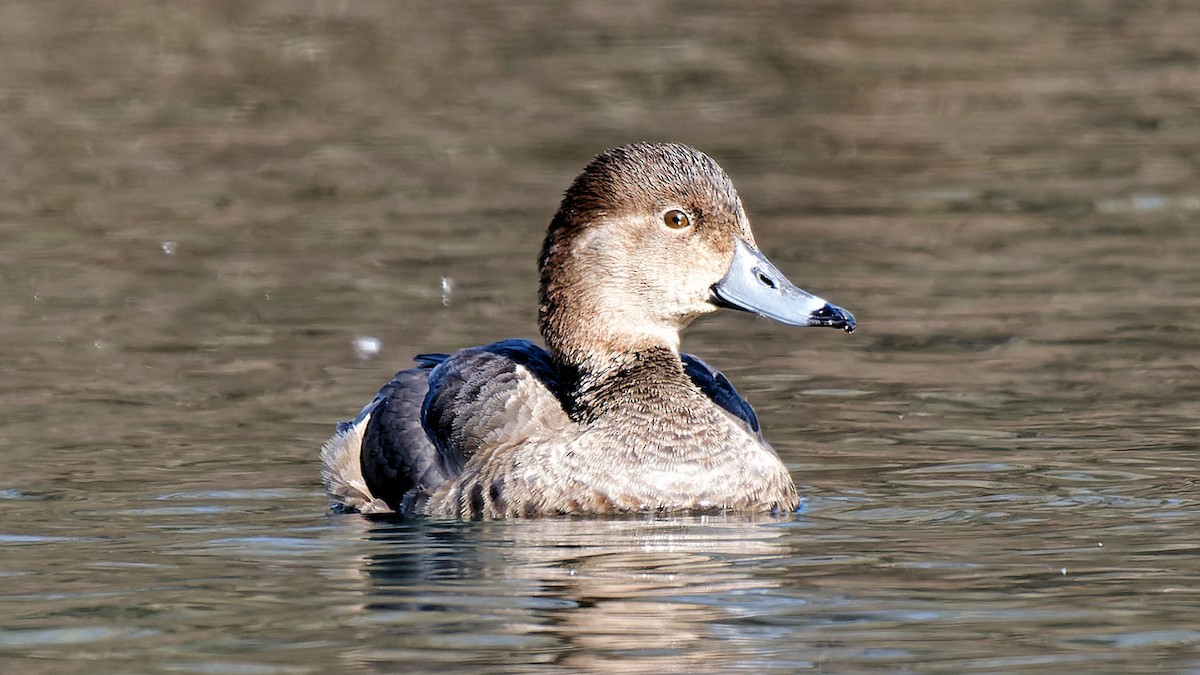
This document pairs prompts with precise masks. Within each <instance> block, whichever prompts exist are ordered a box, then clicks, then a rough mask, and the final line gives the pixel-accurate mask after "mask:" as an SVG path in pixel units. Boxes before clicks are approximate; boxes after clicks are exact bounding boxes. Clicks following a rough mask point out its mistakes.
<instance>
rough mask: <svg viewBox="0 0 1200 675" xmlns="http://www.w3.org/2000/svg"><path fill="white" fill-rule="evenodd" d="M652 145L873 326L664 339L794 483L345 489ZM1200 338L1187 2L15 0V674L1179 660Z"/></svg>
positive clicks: (7, 174) (1191, 605)
mask: <svg viewBox="0 0 1200 675" xmlns="http://www.w3.org/2000/svg"><path fill="white" fill-rule="evenodd" d="M634 140H675V141H680V142H684V143H688V144H691V145H694V146H696V147H699V148H701V149H702V150H704V151H706V152H708V153H709V154H711V155H712V156H713V157H715V158H716V159H717V160H718V161H719V162H720V163H721V164H722V165H723V166H724V168H725V169H726V170H727V171H728V172H729V173H730V175H731V176H732V177H733V179H734V181H735V182H736V184H737V185H738V187H739V189H740V191H741V194H742V197H743V199H744V201H745V203H746V205H747V208H748V210H749V212H750V214H751V218H752V220H753V222H754V225H755V231H756V234H757V238H758V242H759V244H760V245H761V246H762V248H763V249H764V250H765V251H766V252H767V253H768V255H770V256H771V257H772V258H773V259H774V261H775V262H776V263H777V264H778V265H779V266H780V267H781V268H782V269H783V270H784V271H785V272H786V273H787V274H788V275H789V276H790V277H791V278H792V279H793V280H795V281H796V282H798V283H799V284H801V285H802V286H803V287H805V288H807V289H809V290H811V291H814V292H817V293H819V294H821V295H823V296H825V297H827V298H829V299H830V300H831V301H833V302H837V303H839V304H841V305H843V306H845V307H847V308H849V309H850V310H852V311H853V312H855V314H856V315H857V316H858V318H859V320H860V330H859V331H858V332H856V333H855V334H853V335H850V336H847V335H845V334H842V333H839V332H836V331H829V330H825V331H818V330H809V331H803V330H794V329H789V328H786V327H783V326H779V325H776V324H772V323H770V322H766V321H762V320H756V319H753V318H751V317H749V316H746V315H740V314H733V313H725V314H722V315H720V316H716V317H713V318H709V319H705V320H703V321H701V322H700V323H699V324H698V325H696V326H695V327H693V329H692V330H690V331H689V332H688V333H687V334H686V335H685V338H684V346H685V348H686V349H687V350H689V351H692V352H693V353H696V354H698V355H701V356H702V357H703V358H705V359H707V360H708V361H710V362H711V363H713V364H714V365H716V366H717V367H719V368H722V369H723V370H724V372H725V373H726V374H727V375H728V376H729V377H730V378H731V379H732V380H733V381H734V383H735V384H736V385H737V386H738V387H739V389H740V390H741V391H742V392H743V394H745V395H746V396H747V397H748V398H749V399H750V400H751V402H752V403H753V404H754V405H755V406H756V408H757V410H758V412H759V416H760V417H761V419H762V421H763V424H764V427H765V433H766V435H767V437H768V438H769V439H770V440H771V441H772V443H773V444H774V446H775V447H776V448H777V449H778V450H779V452H780V454H781V456H782V457H783V458H784V460H785V462H786V463H787V464H788V466H789V468H790V469H791V470H792V471H793V473H794V476H795V478H796V480H797V483H798V484H799V485H800V487H801V490H802V492H803V493H804V494H805V495H806V496H807V501H806V511H805V512H804V513H803V514H802V515H800V516H799V517H797V518H796V519H795V520H791V521H786V522H778V521H756V520H753V519H750V520H747V519H740V518H735V517H730V518H705V519H701V518H670V519H648V520H642V519H633V520H600V521H596V520H588V519H567V520H549V521H534V522H515V523H466V524H461V523H438V522H427V521H410V522H389V521H368V520H365V519H362V518H359V517H357V516H331V515H328V514H327V512H326V504H327V502H326V499H325V497H324V495H323V493H322V491H321V487H320V484H319V479H318V473H317V472H318V463H317V455H316V453H317V449H318V447H319V446H320V444H321V442H322V441H323V440H324V439H325V437H326V436H327V435H328V433H329V432H330V431H331V429H332V425H333V423H334V422H335V421H337V420H339V419H344V418H346V417H348V416H351V415H353V414H354V413H355V412H356V411H357V410H358V409H359V407H360V406H361V405H362V404H363V403H365V402H366V401H367V400H368V399H369V398H370V396H372V395H373V394H374V392H375V390H376V388H377V387H378V386H379V385H380V384H381V383H383V382H384V381H385V380H386V379H387V377H389V376H390V375H391V373H392V372H394V371H395V370H397V369H399V368H401V367H405V366H406V364H407V363H408V359H409V358H410V356H411V355H412V354H414V353H417V352H422V351H439V350H442V351H444V350H450V349H454V348H458V347H462V346H467V345H472V344H478V343H483V342H489V341H492V340H495V339H498V338H503V337H534V336H535V332H536V328H535V325H534V302H535V294H536V278H535V270H534V259H535V257H536V253H537V250H538V247H539V245H540V238H541V234H542V231H543V229H544V227H545V225H546V223H547V222H548V220H549V217H550V215H551V214H552V212H553V210H554V208H555V206H556V204H557V200H558V198H559V195H560V194H561V191H562V190H563V189H564V188H565V187H566V185H567V184H568V182H569V181H570V179H571V178H572V177H573V176H574V174H575V173H576V172H577V171H578V170H579V169H580V168H581V167H582V166H583V165H584V164H585V163H586V162H587V161H588V160H589V159H590V157H591V156H592V155H594V154H595V153H596V152H598V151H599V150H601V149H603V148H605V147H609V146H612V145H617V144H621V143H626V142H630V141H634ZM1198 333H1200V5H1197V4H1196V3H1191V2H1170V1H1166V0H1153V1H1149V2H1137V3H1132V2H1100V1H1082V0H1081V1H1074V2H1071V1H1055V2H1044V1H1032V0H1031V1H1023V2H1022V1H1018V2H1001V3H996V2H982V1H978V0H974V1H971V2H948V1H946V2H938V1H934V0H915V1H912V2H887V3H883V2H867V1H865V0H864V1H860V2H800V3H785V2H747V3H725V2H649V3H633V2H629V3H608V2H582V3H556V2H545V3H541V2H516V3H483V2H468V3H441V2H414V3H385V2H348V1H347V2H333V1H323V2H320V1H311V2H263V3H241V2H205V3H155V2H141V1H130V2H120V3H112V2H99V1H80V2H31V1H15V2H6V3H4V4H3V5H0V368H2V371H0V372H2V374H3V378H2V382H0V518H2V520H0V547H2V548H0V551H2V553H0V669H2V670H4V671H5V672H97V671H99V672H160V671H171V672H204V673H212V672H232V673H309V672H327V671H332V670H334V669H339V670H346V671H351V672H375V671H379V672H401V671H406V672H412V671H422V670H437V671H439V672H449V671H454V670H464V671H470V670H487V671H491V672H528V671H531V670H550V669H567V670H573V671H618V672H638V671H647V672H662V671H703V672H728V671H730V670H744V671H749V672H793V671H797V670H806V669H815V670H828V671H864V670H882V671H893V672H895V671H926V672H928V671H934V672H1019V671H1034V670H1037V671H1046V670H1051V671H1060V672H1080V671H1085V670H1086V671H1091V672H1194V673H1195V672H1200V535H1198V531H1200V530H1198V526H1200V482H1198V480H1197V476H1198V474H1200V471H1198V470H1200V462H1198V460H1197V450H1198V449H1200V442H1198V439H1200V405H1198V404H1197V397H1198V396H1200V350H1198V348H1200V337H1198ZM362 338H377V339H378V340H380V341H381V344H382V349H381V352H380V353H379V354H378V355H377V356H376V357H373V358H360V356H359V355H357V354H356V352H355V349H354V344H355V341H356V340H360V339H362Z"/></svg>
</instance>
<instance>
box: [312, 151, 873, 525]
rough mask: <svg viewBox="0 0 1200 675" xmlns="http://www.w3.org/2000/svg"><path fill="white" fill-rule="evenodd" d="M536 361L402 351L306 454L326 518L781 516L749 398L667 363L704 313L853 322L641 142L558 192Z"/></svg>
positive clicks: (691, 161) (787, 489)
mask: <svg viewBox="0 0 1200 675" xmlns="http://www.w3.org/2000/svg"><path fill="white" fill-rule="evenodd" d="M539 268H540V272H541V287H540V291H539V304H538V322H539V328H540V329H541V333H542V337H543V338H544V340H545V343H546V348H545V349H543V348H541V347H538V346H536V345H534V344H533V343H531V342H529V341H526V340H503V341H501V342H496V343H493V344H490V345H486V346H482V347H473V348H469V349H464V350H462V351H459V352H457V353H454V354H451V355H444V354H426V355H421V356H418V357H417V367H415V368H412V369H410V370H404V371H401V372H399V373H397V374H396V376H395V378H394V379H393V380H392V381H391V382H389V383H388V384H387V385H385V386H384V387H383V389H382V390H380V392H379V394H378V395H377V396H376V397H375V398H374V400H372V401H371V402H370V403H369V404H367V406H366V407H365V408H364V409H363V410H362V412H361V413H359V415H358V416H357V417H356V418H354V419H353V420H350V421H348V422H343V423H342V424H340V425H338V428H337V432H336V433H335V435H334V436H333V438H331V439H330V440H329V441H328V442H327V443H326V445H325V447H324V448H323V449H322V453H321V457H322V463H323V468H322V475H323V478H324V481H325V485H326V488H327V491H328V492H329V494H330V495H331V497H332V498H333V500H334V503H335V506H338V507H340V508H343V509H348V510H357V511H361V512H364V513H380V512H393V511H394V512H400V513H413V514H430V515H439V516H451V517H463V518H506V517H532V516H544V515H555V514H613V513H634V512H659V513H663V512H668V513H669V512H695V511H701V512H711V511H720V510H731V511H746V512H771V513H786V512H791V511H793V510H794V509H795V508H796V506H797V504H798V501H799V498H798V495H797V492H796V488H795V485H794V483H793V482H792V479H791V476H790V475H789V474H788V471H787V469H786V468H785V467H784V465H783V463H782V462H781V461H780V460H779V457H778V455H776V453H775V451H774V450H773V449H772V448H771V446H770V445H769V444H767V442H766V441H765V440H764V439H763V436H762V434H761V432H760V429H759V424H758V419H757V417H756V416H755V414H754V410H753V409H752V408H751V407H750V404H749V403H747V401H746V400H745V399H744V398H742V397H741V395H739V394H738V392H737V391H736V390H735V389H734V387H733V385H732V384H730V382H729V380H728V379H726V378H725V376H724V375H722V374H721V373H720V372H718V371H716V370H715V369H713V368H711V367H710V366H708V365H707V364H706V363H704V362H703V361H701V360H700V359H699V358H697V357H695V356H692V355H690V354H684V353H681V352H680V350H679V331H680V330H682V329H683V328H684V327H685V326H687V325H688V324H689V323H691V322H692V321H693V320H694V319H695V318H697V317H699V316H701V315H703V314H707V313H709V312H713V311H716V310H717V309H718V308H721V307H729V308H734V309H740V310H745V311H749V312H755V313H757V314H760V315H762V316H765V317H769V318H771V319H774V320H776V321H779V322H781V323H784V324H788V325H793V326H827V327H834V328H842V329H844V330H846V331H847V332H850V331H853V330H854V328H855V321H854V316H853V315H852V314H850V313H849V312H847V311H846V310H844V309H842V308H841V307H838V306H836V305H832V304H830V303H828V302H826V301H825V300H823V299H821V298H819V297H816V296H814V295H812V294H810V293H807V292H805V291H803V290H800V289H799V288H797V287H796V286H795V285H793V284H792V283H791V282H790V281H788V279H787V278H786V277H785V276H784V275H783V274H782V273H781V272H780V271H779V270H778V269H777V268H776V267H775V266H774V265H773V264H772V263H771V262H770V261H769V260H768V259H767V258H766V257H765V256H764V255H763V254H762V252H761V251H759V250H758V246H757V245H756V244H755V242H754V236H753V234H752V233H751V231H750V221H749V220H748V218H747V216H746V213H745V210H744V209H743V207H742V202H741V199H740V198H739V197H738V194H737V192H736V191H735V190H734V187H733V183H732V182H731V181H730V179H729V177H728V176H727V175H726V174H725V172H724V171H722V170H721V168H720V167H719V166H717V164H716V162H714V161H713V160H712V159H710V158H709V157H708V156H707V155H705V154H703V153H701V152H699V151H696V150H694V149H692V148H689V147H686V146H683V145H677V144H668V143H640V144H634V145H629V146H625V147H620V148H615V149H612V150H608V151H606V152H604V153H602V154H600V155H599V156H597V157H596V158H595V159H594V160H593V161H592V162H591V163H590V164H589V165H588V166H587V167H586V168H585V169H584V170H583V173H581V174H580V175H579V176H578V177H577V178H576V179H575V181H574V182H573V183H572V184H571V186H570V188H569V189H568V190H567V192H566V194H565V196H564V197H563V200H562V203H561V205H560V206H559V209H558V212H557V213H556V214H555V216H554V218H553V220H552V221H551V223H550V228H549V231H548V232H547V234H546V239H545V242H544V244H543V247H542V253H541V256H540V259H539Z"/></svg>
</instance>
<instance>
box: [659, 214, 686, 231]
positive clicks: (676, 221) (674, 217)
mask: <svg viewBox="0 0 1200 675" xmlns="http://www.w3.org/2000/svg"><path fill="white" fill-rule="evenodd" d="M663 222H664V223H666V224H667V227H669V228H671V229H674V230H682V229H683V228H685V227H687V226H688V225H691V224H692V218H691V216H689V215H688V214H686V213H684V212H683V211H680V210H679V209H671V210H670V211H667V212H666V213H664V214H663Z"/></svg>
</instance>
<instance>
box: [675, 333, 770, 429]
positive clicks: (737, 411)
mask: <svg viewBox="0 0 1200 675" xmlns="http://www.w3.org/2000/svg"><path fill="white" fill-rule="evenodd" d="M681 358H682V359H683V370H684V372H685V373H687V376H688V377H690V378H691V379H692V384H695V385H696V386H697V387H699V388H700V391H702V392H704V394H705V395H706V396H708V397H709V398H710V399H712V401H713V403H716V404H717V405H719V406H721V407H722V408H724V409H725V411H726V412H728V413H729V414H730V415H733V416H734V417H736V418H738V419H740V420H741V421H743V422H745V423H746V426H747V427H749V429H750V431H752V432H753V433H755V434H758V435H759V437H760V438H761V437H762V433H761V431H760V430H759V426H758V416H757V415H755V414H754V408H751V407H750V403H749V401H747V400H746V399H744V398H742V395H741V394H739V393H738V392H737V389H734V388H733V384H731V383H730V382H729V379H728V378H726V377H725V376H724V375H722V374H721V371H719V370H717V369H716V368H713V367H712V366H710V365H708V364H707V363H705V362H703V361H701V360H700V359H698V358H697V357H695V356H692V355H691V354H682V355H681Z"/></svg>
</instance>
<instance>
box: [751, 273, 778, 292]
mask: <svg viewBox="0 0 1200 675" xmlns="http://www.w3.org/2000/svg"><path fill="white" fill-rule="evenodd" d="M754 276H755V277H756V278H757V279H758V283H760V284H762V285H763V286H766V287H767V288H776V286H775V280H774V279H772V278H771V277H769V276H767V275H766V274H764V273H763V271H762V270H759V269H756V270H754Z"/></svg>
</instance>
